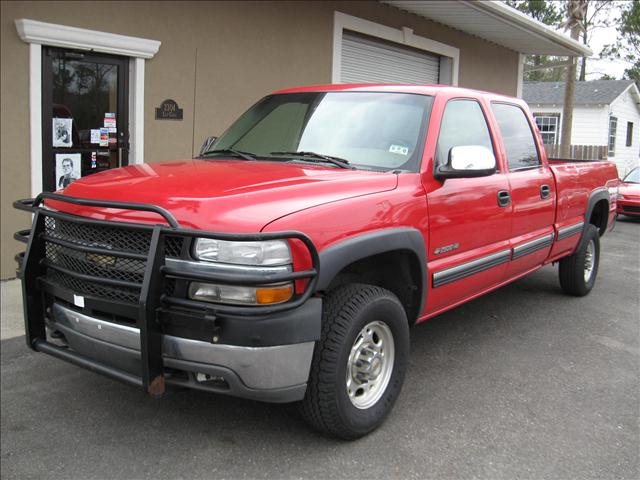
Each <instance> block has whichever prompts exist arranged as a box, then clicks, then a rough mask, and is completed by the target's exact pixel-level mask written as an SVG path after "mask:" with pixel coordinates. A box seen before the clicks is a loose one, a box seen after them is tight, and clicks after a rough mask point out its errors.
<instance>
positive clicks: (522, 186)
mask: <svg viewBox="0 0 640 480" xmlns="http://www.w3.org/2000/svg"><path fill="white" fill-rule="evenodd" d="M491 110H492V112H493V116H494V118H495V120H496V123H497V125H498V129H499V131H500V134H501V135H500V137H501V139H502V140H501V142H502V148H501V150H502V152H501V153H502V154H503V155H504V157H505V160H506V164H507V167H508V172H507V173H506V177H507V180H508V181H509V188H510V190H511V203H512V205H513V214H512V222H511V224H512V232H511V247H512V248H513V257H512V258H513V261H512V262H511V263H510V264H509V268H508V269H507V276H508V277H513V276H515V275H518V274H522V273H524V272H526V271H528V270H531V269H532V268H535V267H537V266H539V265H540V264H542V262H544V260H545V259H546V258H547V257H548V256H549V252H550V251H551V245H552V243H553V233H554V230H553V222H554V217H555V198H556V192H555V181H554V178H553V173H552V172H551V169H550V168H549V167H548V166H547V165H544V164H543V163H542V161H541V157H540V152H538V143H537V142H536V141H535V136H534V133H533V125H532V124H531V121H530V118H529V117H528V116H527V115H526V114H525V112H524V110H522V109H521V108H520V107H519V106H518V105H514V104H509V103H499V102H493V103H492V104H491Z"/></svg>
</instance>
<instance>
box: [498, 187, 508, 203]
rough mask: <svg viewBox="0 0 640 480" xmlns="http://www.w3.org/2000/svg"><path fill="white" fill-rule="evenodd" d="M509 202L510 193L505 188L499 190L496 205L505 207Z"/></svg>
mask: <svg viewBox="0 0 640 480" xmlns="http://www.w3.org/2000/svg"><path fill="white" fill-rule="evenodd" d="M509 204H511V194H510V193H509V192H508V191H506V190H500V191H499V192H498V206H499V207H506V206H507V205H509Z"/></svg>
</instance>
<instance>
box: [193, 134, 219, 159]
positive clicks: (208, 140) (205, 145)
mask: <svg viewBox="0 0 640 480" xmlns="http://www.w3.org/2000/svg"><path fill="white" fill-rule="evenodd" d="M217 139H218V137H207V138H206V139H205V141H204V142H203V143H202V146H201V147H200V153H199V154H198V156H201V155H202V154H203V153H205V152H208V151H209V150H211V147H212V146H213V144H214V143H215V142H216V140H217Z"/></svg>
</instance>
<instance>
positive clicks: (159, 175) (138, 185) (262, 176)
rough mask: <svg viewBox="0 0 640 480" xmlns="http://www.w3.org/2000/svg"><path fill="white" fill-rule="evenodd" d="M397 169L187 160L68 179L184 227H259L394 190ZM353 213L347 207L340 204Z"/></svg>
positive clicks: (111, 215)
mask: <svg viewBox="0 0 640 480" xmlns="http://www.w3.org/2000/svg"><path fill="white" fill-rule="evenodd" d="M396 185H397V175H395V174H393V173H380V172H366V171H361V170H344V169H337V168H333V167H324V166H316V165H311V166H310V165H303V164H292V163H281V162H267V161H243V160H218V159H216V160H184V161H172V162H164V163H154V164H142V165H132V166H129V167H124V168H117V169H113V170H108V171H106V172H102V173H98V174H94V175H89V176H87V177H83V178H81V179H79V180H76V181H75V182H73V183H72V184H71V185H69V186H68V187H67V188H66V189H65V190H64V192H63V193H64V194H65V195H69V196H72V197H81V198H90V199H99V200H114V201H120V202H136V203H150V204H154V205H158V206H160V207H163V208H165V209H167V210H168V211H169V212H171V213H172V214H173V215H174V216H175V217H176V219H177V220H178V222H179V223H180V225H181V226H182V227H187V228H195V229H201V230H213V231H219V232H238V233H244V232H257V231H260V230H261V229H262V228H263V227H264V226H265V225H266V224H268V223H270V222H271V221H273V220H275V219H277V218H280V217H282V216H284V215H288V214H290V213H293V212H296V211H300V210H304V209H307V208H311V207H314V206H316V205H321V204H325V203H330V202H335V201H338V200H343V199H346V198H350V197H356V196H361V195H367V194H372V193H378V192H383V191H388V190H393V189H394V188H396ZM46 204H47V205H48V206H50V207H52V208H55V209H56V210H61V211H64V212H67V213H72V214H75V215H81V216H85V217H90V218H95V219H100V220H118V221H129V222H143V223H162V219H161V217H159V216H158V215H156V214H153V213H147V212H136V211H131V210H120V209H105V208H97V207H80V206H77V205H72V204H67V203H62V202H57V201H51V200H47V202H46ZM339 214H341V215H345V214H346V215H348V212H340V213H339Z"/></svg>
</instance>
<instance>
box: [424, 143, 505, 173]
mask: <svg viewBox="0 0 640 480" xmlns="http://www.w3.org/2000/svg"><path fill="white" fill-rule="evenodd" d="M495 171H496V157H494V156H493V152H492V151H491V150H489V149H488V148H487V147H483V146H482V145H464V146H459V147H453V148H452V149H451V150H449V162H448V163H447V164H446V165H440V166H438V168H437V169H436V173H435V177H436V178H439V179H445V178H471V177H487V176H489V175H493V174H494V173H495Z"/></svg>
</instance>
